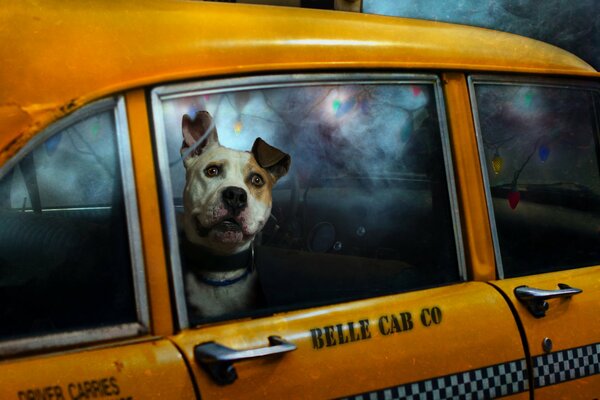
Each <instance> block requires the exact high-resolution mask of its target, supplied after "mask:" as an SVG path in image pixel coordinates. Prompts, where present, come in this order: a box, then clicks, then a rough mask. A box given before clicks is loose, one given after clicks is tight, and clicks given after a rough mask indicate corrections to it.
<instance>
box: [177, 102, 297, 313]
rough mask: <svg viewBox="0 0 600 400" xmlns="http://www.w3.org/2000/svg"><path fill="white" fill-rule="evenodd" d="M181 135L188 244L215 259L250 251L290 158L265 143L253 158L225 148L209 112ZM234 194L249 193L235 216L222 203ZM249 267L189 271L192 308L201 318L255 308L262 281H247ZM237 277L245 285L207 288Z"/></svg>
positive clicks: (187, 121) (186, 124)
mask: <svg viewBox="0 0 600 400" xmlns="http://www.w3.org/2000/svg"><path fill="white" fill-rule="evenodd" d="M182 131H183V137H184V142H183V146H182V150H181V151H182V154H184V156H185V158H184V166H185V169H186V184H185V188H184V193H183V202H184V204H183V205H184V221H183V228H184V233H185V235H186V238H187V240H188V242H190V243H191V244H192V245H195V246H198V249H202V250H203V251H208V252H209V253H211V254H212V255H217V256H228V255H234V254H237V253H240V252H243V251H246V250H248V249H249V248H250V246H252V242H253V240H254V238H255V237H256V235H257V234H258V233H259V232H260V231H261V229H262V228H263V227H264V226H265V224H266V223H267V220H268V218H269V215H270V213H271V201H272V198H271V189H272V187H273V185H274V184H275V182H276V181H277V180H278V179H279V178H281V177H282V176H283V175H285V174H286V173H287V171H288V169H289V165H290V157H289V156H288V155H287V154H285V153H283V152H281V151H280V150H278V149H275V148H273V147H271V146H270V145H268V144H266V143H265V142H263V141H262V140H261V139H257V141H256V142H255V144H254V146H253V148H252V152H243V151H236V150H232V149H229V148H226V147H224V146H221V144H220V143H219V140H218V135H217V131H216V128H215V127H214V123H213V121H212V118H211V117H210V115H209V114H208V113H207V112H205V111H200V112H198V113H197V114H196V116H195V117H194V119H191V118H189V117H188V116H187V115H184V117H183V120H182ZM205 137H206V138H205ZM198 142H199V143H198ZM194 147H195V148H194ZM187 153H190V154H189V155H188V154H187ZM214 168H216V170H215V169H214ZM215 171H216V173H215ZM231 188H235V189H234V190H238V191H239V190H242V191H243V192H244V193H245V197H243V198H244V203H245V205H244V206H243V208H242V209H241V210H238V211H237V212H236V211H235V210H232V207H231V205H230V206H228V205H227V204H226V202H225V201H224V197H225V195H224V192H225V191H227V190H231ZM251 261H252V262H253V260H251ZM199 264H202V262H201V261H200V263H199ZM247 267H248V266H247V265H240V266H239V268H228V269H227V270H219V269H218V268H214V267H213V268H212V269H211V267H208V268H207V266H204V265H193V266H188V268H187V272H186V273H185V286H186V295H187V300H188V306H189V308H191V309H192V310H193V312H194V313H195V315H197V316H201V317H210V316H219V315H223V314H226V313H228V312H234V311H242V310H246V309H251V308H253V307H254V306H255V304H256V302H257V298H258V290H259V287H258V277H257V273H256V269H255V268H254V269H253V270H252V272H251V273H250V274H248V276H245V277H244V274H247V273H248V268H247ZM192 270H193V272H192ZM239 277H243V279H240V280H239V281H237V282H235V283H233V284H229V285H224V286H215V285H210V284H207V283H205V282H206V281H207V280H210V281H217V282H223V281H231V280H236V279H237V278H239Z"/></svg>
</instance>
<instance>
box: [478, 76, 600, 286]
mask: <svg viewBox="0 0 600 400" xmlns="http://www.w3.org/2000/svg"><path fill="white" fill-rule="evenodd" d="M467 82H468V87H469V99H470V101H471V110H472V112H473V124H474V125H475V137H476V140H477V150H478V152H479V163H480V166H481V171H482V175H483V184H484V191H485V198H486V205H487V211H488V218H489V222H490V229H491V231H492V232H491V233H492V244H493V246H494V257H495V259H496V273H497V275H498V279H505V275H504V265H503V263H502V254H501V252H500V241H499V240H498V229H497V227H496V214H495V212H494V204H493V201H492V192H491V189H490V180H489V171H488V166H487V163H486V160H485V149H484V147H483V137H482V133H481V125H480V124H479V110H478V108H477V98H476V96H475V86H476V85H477V84H492V85H506V86H510V85H528V86H537V87H550V88H563V89H577V90H589V91H592V90H593V91H596V92H597V91H598V89H599V88H600V86H599V85H598V84H597V83H594V82H591V81H589V80H588V81H584V80H575V79H568V78H545V77H536V76H506V75H492V74H473V75H469V76H468V77H467ZM599 161H600V160H599Z"/></svg>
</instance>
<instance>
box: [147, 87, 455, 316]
mask: <svg viewBox="0 0 600 400" xmlns="http://www.w3.org/2000/svg"><path fill="white" fill-rule="evenodd" d="M313 79H316V81H315V80H313ZM329 79H330V80H329V81H328V80H327V78H323V77H316V78H315V77H304V78H302V77H295V78H283V79H282V78H265V79H263V80H262V81H260V82H259V83H253V82H252V81H250V82H248V81H244V80H240V81H233V82H229V83H228V86H227V87H225V88H223V87H221V88H218V87H217V88H215V85H217V86H218V85H219V84H220V83H216V84H214V85H211V84H199V85H187V86H186V85H183V86H177V87H166V88H160V89H158V90H157V91H155V96H154V105H155V115H156V119H157V123H156V127H157V134H158V136H159V140H158V146H159V155H160V156H161V157H162V159H161V160H160V161H161V168H162V171H163V174H162V179H163V186H164V187H166V188H168V189H169V190H168V191H166V192H165V193H166V194H165V199H164V203H165V204H166V205H167V207H170V209H169V208H167V213H168V214H169V215H172V216H171V218H172V220H173V223H172V225H173V230H172V232H170V237H171V241H172V246H171V253H172V255H173V254H175V256H174V257H173V258H172V263H173V264H174V265H175V266H177V265H181V268H182V275H181V278H180V279H181V280H182V282H184V284H183V286H184V287H183V288H182V290H183V291H185V296H186V298H187V301H188V302H187V307H185V309H186V310H187V316H188V317H189V320H190V321H191V322H192V323H198V322H201V321H205V320H208V319H210V318H211V317H215V318H219V317H223V316H229V317H231V316H234V315H239V313H237V312H236V311H243V313H249V312H250V313H251V312H252V310H254V309H256V308H258V309H262V310H265V309H266V310H271V311H272V310H279V309H290V308H299V307H305V306H309V305H316V304H326V303H332V302H340V301H344V300H349V299H356V298H364V297H369V296H378V295H382V294H387V293H392V292H399V291H405V290H410V289H415V288H422V287H428V286H434V285H440V284H444V283H448V282H455V281H457V280H459V279H460V278H461V273H460V267H461V263H462V261H461V259H462V258H461V257H462V256H461V255H460V254H462V253H461V249H460V238H459V236H458V232H459V230H458V228H457V225H456V221H455V219H454V218H453V211H452V210H453V209H455V208H453V207H452V204H453V192H451V191H449V185H451V184H452V178H451V175H450V174H449V171H450V169H449V168H448V165H449V162H450V160H449V158H448V152H447V144H446V141H447V137H446V134H445V125H444V118H443V114H441V108H440V107H439V104H440V102H441V97H440V91H439V87H438V84H437V80H436V79H435V78H432V77H426V78H424V77H421V78H412V79H389V78H387V79H383V81H380V82H378V81H375V82H370V81H369V80H368V79H367V80H364V81H363V80H359V79H354V80H353V79H351V78H349V79H348V80H347V81H341V82H336V80H335V79H333V78H332V77H329ZM337 79H339V78H337ZM240 85H242V86H243V87H239V86H240ZM195 117H197V118H195ZM194 126H195V127H196V128H197V130H198V131H201V132H200V133H198V134H196V135H195V136H194V134H193V132H194ZM213 127H214V129H213ZM215 132H216V133H215ZM213 135H216V137H217V139H218V143H219V144H220V146H223V147H228V148H231V149H235V150H236V151H241V152H242V153H238V152H229V151H227V152H225V151H223V150H220V149H219V150H218V151H217V150H215V149H217V148H216V147H214V146H213V145H212V144H211V143H212V142H214V141H215V139H212V137H213ZM191 136H194V137H191ZM258 137H260V138H261V141H258V142H257V138H258ZM197 143H200V145H198V146H197V147H195V144H197ZM257 143H258V144H257ZM263 143H267V144H266V145H265V144H263ZM267 146H268V147H267ZM273 148H274V149H275V150H273ZM267 150H268V151H267ZM240 154H246V155H250V154H251V155H253V156H254V158H255V159H257V160H258V163H259V164H261V166H262V164H264V165H265V166H264V169H263V170H262V172H260V174H263V175H264V174H265V171H267V173H266V175H267V176H269V177H268V178H265V179H266V180H267V181H269V185H267V186H269V187H268V189H269V190H268V191H269V194H265V193H264V192H260V193H259V192H257V191H256V190H255V189H254V188H253V187H252V182H250V181H246V179H247V177H246V176H245V175H243V174H241V175H239V176H236V177H234V176H233V173H232V172H229V171H231V170H230V169H228V168H229V164H230V163H231V164H233V162H232V161H228V160H230V159H231V160H232V159H238V158H240V157H241V158H243V160H244V161H243V163H246V162H248V161H245V160H246V158H244V157H246V156H244V155H240ZM288 156H289V159H288V158H286V157H288ZM261 158H264V160H261ZM290 159H291V163H289V161H290ZM271 164H272V166H270V165H271ZM242 168H247V167H242ZM250 176H251V175H250ZM220 179H222V181H223V182H226V184H223V185H221V186H220V184H218V183H217V182H219V180H220ZM248 179H249V178H248ZM271 181H275V183H274V184H273V182H271ZM186 182H188V184H187V185H186ZM249 182H250V183H249ZM271 184H273V185H272V188H271V186H270V185H271ZM231 187H235V188H241V189H243V190H242V191H241V192H244V193H245V194H244V193H241V192H240V193H241V194H239V193H237V192H235V193H233V190H232V189H231ZM230 190H232V192H231V193H230ZM236 193H237V194H236ZM240 196H241V197H240ZM267 197H269V199H271V198H272V207H271V209H270V212H269V211H268V210H267V212H266V214H264V213H265V211H264V210H263V209H260V210H259V211H251V210H250V211H248V212H247V214H246V216H245V217H244V218H247V219H252V218H255V217H253V215H258V216H259V217H258V218H259V219H260V218H262V219H264V226H262V225H261V229H259V231H260V232H259V233H257V234H256V235H255V236H254V240H253V241H252V244H251V245H250V246H251V250H252V252H253V254H252V255H250V256H249V257H252V260H253V261H252V263H253V264H254V265H255V267H256V269H257V271H258V280H259V286H260V289H259V291H260V294H259V296H260V299H259V301H257V302H256V304H258V305H259V306H257V307H252V306H251V307H238V308H236V307H223V308H222V309H221V308H220V305H219V304H218V302H214V301H213V300H214V298H213V297H214V296H219V294H218V293H217V294H215V293H213V292H219V290H216V289H215V290H214V291H213V289H211V290H204V289H206V288H205V286H207V285H208V286H216V285H218V284H219V282H213V281H211V278H210V277H214V276H221V277H223V276H225V275H223V273H221V274H218V273H216V272H218V270H219V269H220V268H219V267H218V265H216V263H217V262H216V261H215V260H224V258H223V257H221V256H223V255H230V253H228V251H229V248H228V247H227V245H225V244H223V241H224V240H229V239H231V238H234V239H231V240H235V236H236V233H235V231H236V230H239V231H243V233H244V235H245V234H246V230H250V229H249V228H248V229H246V227H245V225H244V224H245V223H247V225H248V226H250V225H251V224H252V221H249V222H248V221H247V220H244V221H240V220H239V218H237V217H235V213H236V209H235V207H233V206H231V205H228V206H225V207H223V206H222V204H223V203H224V202H225V203H226V204H230V203H231V202H234V203H237V202H238V199H239V198H243V200H244V201H245V202H247V203H248V206H247V209H251V208H252V202H253V201H255V200H256V199H258V200H259V202H260V201H262V200H264V199H265V198H267ZM210 199H212V200H210ZM263 214H264V215H265V216H263ZM207 215H209V216H210V218H209V217H207ZM215 215H216V216H215ZM240 215H243V214H242V212H240ZM211 224H212V225H211ZM240 226H241V227H240ZM215 231H218V232H217V233H215ZM203 235H204V236H203ZM211 235H213V236H219V235H220V236H219V237H221V239H220V240H216V241H217V242H218V243H214V242H215V240H213V241H212V242H211V238H212V237H213V236H211ZM239 235H240V237H241V235H242V234H241V233H240V234H239ZM244 237H245V236H244ZM230 247H231V246H230ZM215 255H216V256H218V257H214V256H215ZM219 257H221V258H219ZM244 260H247V258H246V256H244V257H243V259H242V261H239V260H238V264H239V262H241V263H242V265H243V263H244V262H246V261H244ZM223 262H228V261H223ZM227 268H228V267H223V268H222V269H223V270H226V271H230V269H227ZM175 271H177V268H176V269H175ZM176 274H177V272H176ZM240 276H241V278H240V279H246V277H245V276H242V275H239V274H237V275H236V274H233V272H232V274H231V277H232V278H231V279H237V278H238V277H240ZM228 283H229V282H228ZM226 286H229V285H226ZM234 296H237V293H235V294H234ZM203 304H208V306H206V307H203ZM199 309H204V311H202V310H200V311H199Z"/></svg>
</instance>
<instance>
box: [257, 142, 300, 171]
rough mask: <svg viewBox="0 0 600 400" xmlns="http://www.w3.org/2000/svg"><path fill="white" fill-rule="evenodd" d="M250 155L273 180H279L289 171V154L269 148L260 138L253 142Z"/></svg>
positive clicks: (290, 160)
mask: <svg viewBox="0 0 600 400" xmlns="http://www.w3.org/2000/svg"><path fill="white" fill-rule="evenodd" d="M252 154H253V155H254V158H255V159H256V162H257V163H258V165H260V166H261V167H263V168H264V169H266V170H267V171H269V172H270V173H271V175H273V176H274V177H275V179H279V178H281V177H282V176H284V175H285V174H287V172H288V170H289V169H290V164H291V162H292V159H291V158H290V156H289V154H286V153H284V152H283V151H281V150H279V149H277V148H275V147H273V146H271V145H270V144H268V143H267V142H265V141H264V140H262V139H261V138H256V140H255V141H254V144H253V145H252Z"/></svg>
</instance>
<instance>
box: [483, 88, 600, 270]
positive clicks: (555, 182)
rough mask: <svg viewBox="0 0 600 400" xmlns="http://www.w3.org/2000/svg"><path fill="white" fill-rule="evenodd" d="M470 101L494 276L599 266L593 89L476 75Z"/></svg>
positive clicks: (599, 183) (599, 177)
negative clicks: (491, 238)
mask: <svg viewBox="0 0 600 400" xmlns="http://www.w3.org/2000/svg"><path fill="white" fill-rule="evenodd" d="M472 96H473V98H474V100H475V101H474V104H476V112H477V115H478V118H477V123H478V135H479V143H480V148H481V152H480V155H481V157H482V164H483V166H484V169H485V170H486V171H487V173H486V180H487V186H488V187H487V190H488V199H489V203H490V207H491V208H492V210H493V214H491V216H492V218H493V221H494V223H493V225H495V228H496V230H495V231H494V234H495V235H496V241H497V246H496V251H497V259H498V264H499V265H500V271H501V272H503V274H504V276H505V277H513V276H522V275H530V274H535V273H541V272H549V271H556V270H562V269H570V268H577V267H583V266H589V265H597V264H599V263H600V246H599V244H600V243H599V238H600V237H599V236H598V227H599V226H600V163H599V161H598V157H599V154H600V147H599V136H598V134H599V130H598V91H597V90H590V89H589V88H584V87H578V86H576V85H568V84H565V85H556V84H550V83H547V82H533V83H532V82H526V81H508V80H494V79H493V78H485V77H482V78H479V79H477V78H476V79H474V80H473V81H472Z"/></svg>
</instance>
